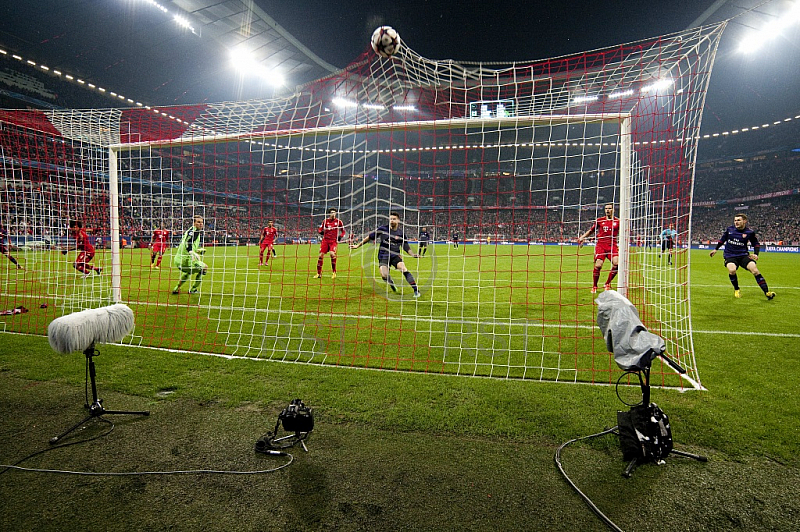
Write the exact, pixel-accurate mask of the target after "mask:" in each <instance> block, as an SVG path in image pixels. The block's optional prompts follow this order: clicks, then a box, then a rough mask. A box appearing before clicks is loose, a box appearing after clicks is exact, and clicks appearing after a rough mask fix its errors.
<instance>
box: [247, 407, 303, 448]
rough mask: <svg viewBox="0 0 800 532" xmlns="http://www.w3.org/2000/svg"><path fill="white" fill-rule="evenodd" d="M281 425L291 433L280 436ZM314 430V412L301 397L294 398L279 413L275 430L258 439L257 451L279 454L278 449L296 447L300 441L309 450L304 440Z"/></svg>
mask: <svg viewBox="0 0 800 532" xmlns="http://www.w3.org/2000/svg"><path fill="white" fill-rule="evenodd" d="M281 427H283V430H284V431H286V432H289V433H291V434H288V435H286V436H278V432H279V431H280V428H281ZM313 430H314V412H313V411H312V410H311V409H310V408H309V407H307V406H306V405H305V404H304V403H303V401H301V400H300V399H294V400H293V401H292V402H291V403H289V406H287V407H286V408H284V409H283V410H282V411H281V413H280V414H278V420H277V421H276V422H275V430H273V431H272V432H267V433H266V434H265V435H263V436H261V437H260V438H259V439H258V440H257V441H256V452H259V453H265V454H277V453H276V451H278V450H280V449H288V448H289V447H294V446H295V445H297V444H298V443H299V444H300V445H301V446H302V447H303V449H304V450H305V451H308V448H307V447H306V444H305V443H304V441H303V440H305V439H307V438H308V436H309V435H310V434H311V431H313Z"/></svg>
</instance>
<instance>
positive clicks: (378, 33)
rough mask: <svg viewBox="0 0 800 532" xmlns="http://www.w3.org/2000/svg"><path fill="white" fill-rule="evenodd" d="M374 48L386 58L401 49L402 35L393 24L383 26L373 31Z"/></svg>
mask: <svg viewBox="0 0 800 532" xmlns="http://www.w3.org/2000/svg"><path fill="white" fill-rule="evenodd" d="M371 43H372V49H373V50H375V53H376V54H378V55H379V56H381V57H383V58H384V59H385V58H387V57H392V56H393V55H394V54H396V53H397V52H399V51H400V35H399V34H398V33H397V31H395V29H394V28H392V27H391V26H381V27H380V28H378V29H377V30H375V31H374V32H373V33H372V39H371Z"/></svg>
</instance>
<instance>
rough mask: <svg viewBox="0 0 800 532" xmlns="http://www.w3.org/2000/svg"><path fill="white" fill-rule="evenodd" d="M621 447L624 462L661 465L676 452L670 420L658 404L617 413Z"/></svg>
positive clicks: (635, 407)
mask: <svg viewBox="0 0 800 532" xmlns="http://www.w3.org/2000/svg"><path fill="white" fill-rule="evenodd" d="M617 427H618V430H619V446H620V448H621V449H622V459H623V460H625V461H631V460H633V459H635V458H636V459H639V460H640V461H642V462H657V461H658V460H662V459H663V458H666V456H667V455H668V454H669V453H670V451H672V430H671V429H670V427H669V418H668V417H667V414H665V413H664V412H663V411H662V410H661V409H660V408H658V405H656V404H655V403H650V404H649V405H647V406H645V405H638V406H634V407H633V408H631V409H630V410H629V411H628V412H619V411H618V412H617Z"/></svg>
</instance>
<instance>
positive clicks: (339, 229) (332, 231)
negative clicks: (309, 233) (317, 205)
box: [314, 209, 345, 279]
mask: <svg viewBox="0 0 800 532" xmlns="http://www.w3.org/2000/svg"><path fill="white" fill-rule="evenodd" d="M319 234H320V236H322V242H321V243H320V246H319V259H317V275H315V276H314V279H319V278H321V277H322V262H323V261H324V260H325V255H326V254H330V256H331V269H332V270H333V274H332V275H331V279H336V246H337V245H338V244H339V241H340V240H341V239H342V238H344V235H345V232H344V223H342V221H341V220H339V219H338V218H336V209H328V217H327V218H325V221H324V222H322V225H321V226H320V227H319Z"/></svg>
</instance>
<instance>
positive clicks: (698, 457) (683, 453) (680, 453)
mask: <svg viewBox="0 0 800 532" xmlns="http://www.w3.org/2000/svg"><path fill="white" fill-rule="evenodd" d="M669 453H670V454H675V455H678V456H685V457H686V458H691V459H693V460H697V461H698V462H708V457H705V456H703V455H700V454H692V453H687V452H686V451H678V450H677V449H672V450H671V451H670V452H669Z"/></svg>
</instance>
